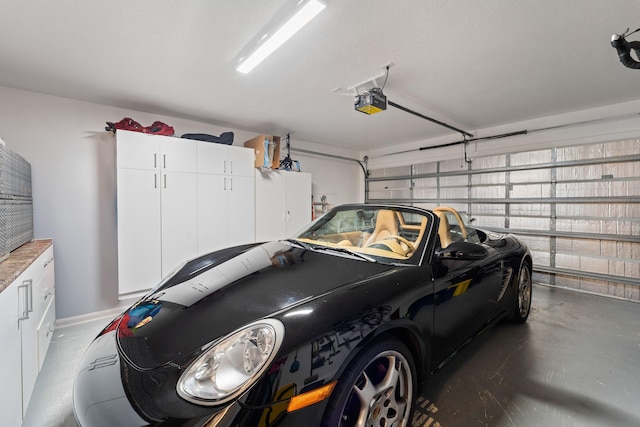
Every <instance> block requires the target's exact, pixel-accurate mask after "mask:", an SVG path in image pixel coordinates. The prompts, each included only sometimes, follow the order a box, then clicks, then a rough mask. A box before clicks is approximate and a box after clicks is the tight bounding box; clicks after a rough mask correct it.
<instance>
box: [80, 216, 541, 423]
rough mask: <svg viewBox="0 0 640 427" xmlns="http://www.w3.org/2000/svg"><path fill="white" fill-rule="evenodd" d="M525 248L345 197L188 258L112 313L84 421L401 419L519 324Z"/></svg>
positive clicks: (85, 364) (447, 219) (90, 378)
mask: <svg viewBox="0 0 640 427" xmlns="http://www.w3.org/2000/svg"><path fill="white" fill-rule="evenodd" d="M531 267H532V260H531V255H530V253H529V251H528V249H527V247H526V246H525V244H524V243H523V242H522V241H520V240H518V239H517V238H515V237H512V236H510V235H504V234H492V233H486V232H483V231H481V230H478V229H475V228H472V227H471V226H470V225H468V222H467V223H465V221H463V220H462V218H461V216H460V215H459V214H458V212H456V211H455V210H454V209H451V208H445V207H439V208H435V209H433V210H431V211H429V210H423V209H419V208H413V207H403V206H391V205H345V206H339V207H337V208H335V209H333V210H331V211H330V212H328V213H327V214H326V215H324V216H323V217H321V218H319V219H318V220H316V221H315V222H313V223H311V224H310V226H309V227H308V228H307V229H306V230H305V231H303V232H302V233H300V234H299V235H297V236H295V237H294V238H291V239H288V240H282V241H276V242H269V243H263V244H253V245H245V246H240V247H234V248H229V249H224V250H221V251H218V252H214V253H211V254H208V255H205V256H202V257H199V258H197V259H194V260H191V261H189V262H187V263H186V264H184V265H183V266H182V267H180V268H179V269H177V271H176V272H175V273H174V274H172V275H170V276H169V277H167V278H166V279H165V280H164V281H163V282H162V283H160V284H159V285H158V286H157V287H156V288H155V289H153V290H151V291H150V292H149V293H148V294H147V295H146V296H145V297H143V298H142V299H140V300H139V301H138V302H136V303H135V304H134V305H133V306H132V307H131V308H129V309H128V310H127V311H126V312H124V313H123V314H122V315H120V316H119V317H118V318H116V319H115V320H113V321H112V322H111V323H110V324H109V325H108V326H107V327H106V328H105V329H104V330H103V331H102V332H101V333H100V334H99V336H98V337H97V338H96V339H95V341H94V342H93V343H92V344H91V346H90V347H89V348H88V349H87V351H86V353H85V355H84V356H83V359H82V361H81V362H80V365H79V367H78V371H77V374H76V378H75V384H74V391H73V402H74V411H75V415H76V418H77V420H78V422H79V424H80V425H81V426H83V427H101V426H109V427H113V426H146V425H153V426H177V425H180V426H209V427H213V426H220V427H230V426H250V427H256V426H263V427H269V426H293V427H300V426H305V425H306V426H332V427H334V426H408V425H410V418H411V414H412V405H413V402H414V395H415V393H416V389H417V387H418V384H419V383H420V382H421V381H423V380H424V379H426V378H428V376H429V374H430V373H431V372H433V371H434V369H436V368H437V367H439V365H441V364H442V363H443V362H444V361H446V360H447V358H449V357H450V356H451V355H452V354H453V353H455V351H456V350H457V349H458V348H460V347H461V346H462V345H464V344H465V343H466V342H468V341H469V339H470V338H472V337H473V336H474V335H476V334H478V333H479V332H481V331H482V330H483V329H485V328H486V327H487V326H489V325H490V324H492V323H494V322H495V321H497V320H499V319H502V318H507V319H510V320H512V321H514V322H524V321H525V320H526V319H527V317H528V315H529V309H530V304H531Z"/></svg>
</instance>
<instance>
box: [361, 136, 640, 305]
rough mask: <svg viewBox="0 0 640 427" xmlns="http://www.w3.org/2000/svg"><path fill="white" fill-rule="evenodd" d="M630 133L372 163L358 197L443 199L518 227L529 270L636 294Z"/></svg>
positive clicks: (602, 290) (570, 283)
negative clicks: (396, 163) (510, 150)
mask: <svg viewBox="0 0 640 427" xmlns="http://www.w3.org/2000/svg"><path fill="white" fill-rule="evenodd" d="M638 171H640V139H633V140H621V141H611V142H604V143H598V144H588V145H580V146H572V147H562V148H552V149H546V150H539V151H528V152H521V153H515V154H502V155H496V156H488V157H479V158H475V159H473V160H472V161H471V162H466V161H465V160H464V159H461V160H460V159H457V160H448V161H439V162H432V163H421V164H415V165H409V166H405V167H396V168H386V169H377V170H372V171H371V174H370V176H369V178H368V179H367V180H366V201H367V202H369V203H378V202H393V203H405V204H411V205H413V206H419V207H425V208H433V207H435V206H452V207H454V208H456V209H458V210H459V211H462V212H466V213H467V214H468V215H469V216H470V217H472V218H475V224H476V225H477V226H478V227H480V228H485V229H489V230H492V231H496V232H503V231H509V232H511V233H513V234H516V235H519V236H520V237H522V239H523V240H525V241H526V242H527V244H528V245H529V247H530V248H531V250H532V255H533V258H534V262H535V266H534V271H535V273H536V277H535V279H536V280H537V281H539V282H542V283H547V284H550V285H556V286H563V287H570V288H574V289H580V290H583V291H587V292H595V293H599V294H605V295H610V296H614V297H620V298H625V299H632V300H640V177H639V176H640V173H638Z"/></svg>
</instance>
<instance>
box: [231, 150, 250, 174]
mask: <svg viewBox="0 0 640 427" xmlns="http://www.w3.org/2000/svg"><path fill="white" fill-rule="evenodd" d="M228 149H229V154H228V161H229V170H228V173H229V174H231V175H234V176H250V177H252V178H253V175H254V169H255V167H254V163H255V151H254V150H253V149H252V148H244V147H234V146H229V147H228Z"/></svg>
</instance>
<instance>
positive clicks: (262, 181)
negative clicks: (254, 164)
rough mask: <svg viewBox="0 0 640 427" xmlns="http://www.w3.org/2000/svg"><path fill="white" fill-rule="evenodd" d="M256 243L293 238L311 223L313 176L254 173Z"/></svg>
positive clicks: (258, 171)
mask: <svg viewBox="0 0 640 427" xmlns="http://www.w3.org/2000/svg"><path fill="white" fill-rule="evenodd" d="M255 179H256V189H255V190H256V241H259V242H260V241H267V240H276V239H283V238H287V237H290V236H291V235H292V234H293V233H295V232H297V231H298V230H300V229H301V228H302V227H304V226H305V225H306V224H307V223H309V222H310V221H311V174H308V173H302V172H287V171H270V172H261V171H260V170H256V171H255Z"/></svg>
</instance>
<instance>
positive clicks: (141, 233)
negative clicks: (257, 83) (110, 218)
mask: <svg viewBox="0 0 640 427" xmlns="http://www.w3.org/2000/svg"><path fill="white" fill-rule="evenodd" d="M116 139H117V143H116V144H117V179H118V196H117V199H118V200H117V203H118V281H119V295H120V298H123V299H124V298H129V297H133V296H137V295H140V294H142V293H144V292H146V291H147V290H149V289H151V288H152V287H154V286H155V285H157V284H158V283H159V282H160V281H161V279H162V278H163V277H165V276H166V275H167V274H169V273H170V272H171V271H173V269H174V268H175V267H177V266H178V265H180V264H181V263H182V262H184V261H186V260H188V259H191V258H194V257H196V256H197V255H199V254H204V253H207V252H210V251H212V250H216V249H221V248H223V247H227V246H231V245H234V244H241V243H249V242H253V241H255V234H254V178H253V162H254V153H253V150H251V149H248V148H242V147H234V146H228V145H222V144H215V143H210V142H203V141H196V140H191V139H181V138H174V137H167V136H159V135H147V134H143V133H139V132H128V131H122V130H118V131H117V134H116Z"/></svg>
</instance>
